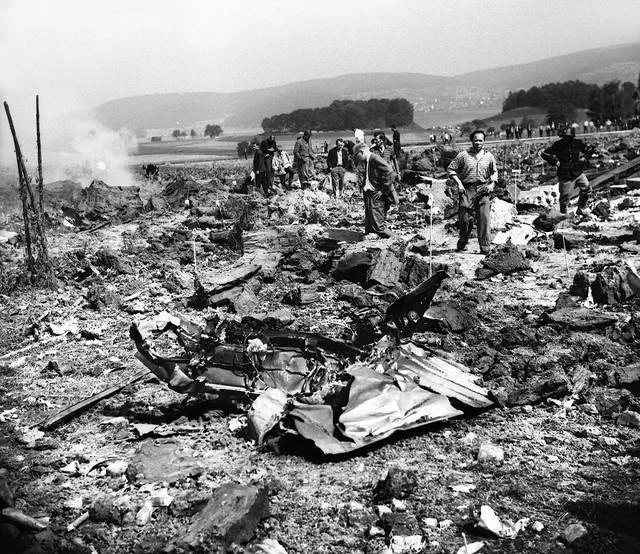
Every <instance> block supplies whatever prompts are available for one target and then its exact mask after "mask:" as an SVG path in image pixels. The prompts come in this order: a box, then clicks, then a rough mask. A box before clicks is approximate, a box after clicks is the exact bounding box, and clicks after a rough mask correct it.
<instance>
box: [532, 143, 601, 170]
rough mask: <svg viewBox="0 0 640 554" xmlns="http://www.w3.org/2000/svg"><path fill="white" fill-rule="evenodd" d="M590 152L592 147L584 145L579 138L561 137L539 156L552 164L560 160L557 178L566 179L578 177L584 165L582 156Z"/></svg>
mask: <svg viewBox="0 0 640 554" xmlns="http://www.w3.org/2000/svg"><path fill="white" fill-rule="evenodd" d="M592 152H593V148H592V147H588V146H586V145H585V143H584V142H582V141H581V140H580V139H576V138H570V139H564V138H562V139H560V140H558V141H556V142H554V143H553V144H552V145H551V146H549V148H547V149H546V150H544V151H543V152H542V153H541V154H540V156H541V157H542V159H543V160H545V161H546V162H549V163H550V164H552V165H555V164H556V163H558V162H560V165H559V167H558V179H564V180H567V179H576V178H578V177H580V175H581V174H582V173H583V171H584V166H585V165H586V161H585V159H584V156H589V155H591V153H592Z"/></svg>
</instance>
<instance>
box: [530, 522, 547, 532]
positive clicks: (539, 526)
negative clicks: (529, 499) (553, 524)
mask: <svg viewBox="0 0 640 554" xmlns="http://www.w3.org/2000/svg"><path fill="white" fill-rule="evenodd" d="M531 529H532V530H533V532H534V533H542V531H544V525H543V524H542V522H540V521H534V522H533V523H532V524H531Z"/></svg>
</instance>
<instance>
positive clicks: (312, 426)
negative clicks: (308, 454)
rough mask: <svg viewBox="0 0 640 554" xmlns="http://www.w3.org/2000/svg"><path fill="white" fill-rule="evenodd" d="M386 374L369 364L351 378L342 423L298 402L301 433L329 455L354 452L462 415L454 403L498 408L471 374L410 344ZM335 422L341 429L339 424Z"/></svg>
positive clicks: (294, 408)
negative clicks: (493, 405)
mask: <svg viewBox="0 0 640 554" xmlns="http://www.w3.org/2000/svg"><path fill="white" fill-rule="evenodd" d="M382 367H383V368H384V373H380V372H379V371H377V370H376V369H375V368H374V367H370V366H367V365H365V364H354V365H353V366H351V367H350V368H347V370H346V372H347V373H349V374H350V375H351V376H352V377H353V381H352V382H351V384H350V387H349V400H348V402H347V405H346V406H345V407H344V409H343V410H342V412H341V413H340V414H339V416H338V418H337V420H336V418H335V415H336V414H335V411H334V408H333V407H332V406H330V405H327V404H325V405H322V404H321V405H318V404H305V403H304V402H301V401H293V402H292V403H291V409H290V412H289V415H290V416H291V419H292V421H293V425H294V427H295V430H296V431H297V432H298V434H300V435H301V436H303V437H305V438H307V439H309V440H311V441H312V442H313V443H314V444H315V445H316V446H317V447H318V448H319V449H320V450H321V451H322V452H323V453H324V454H329V455H335V454H345V453H348V452H353V451H354V450H358V449H360V448H364V447H366V446H369V445H371V444H375V443H376V442H379V441H381V440H384V439H386V438H388V437H389V436H391V435H392V434H393V433H395V432H398V431H406V430H409V429H413V428H416V427H421V426H424V425H428V424H431V423H435V422H437V421H442V420H445V419H449V418H452V417H456V416H459V415H462V414H463V412H462V411H460V410H459V409H456V408H454V407H453V406H452V405H451V403H450V401H449V399H450V398H454V399H455V400H456V401H458V402H459V403H461V404H464V405H465V406H469V407H471V408H487V407H489V406H491V405H492V404H493V402H492V401H491V400H490V399H489V391H487V390H486V389H484V388H482V387H479V386H478V385H476V384H475V383H474V382H473V380H472V378H471V375H470V374H469V373H468V370H467V369H466V368H465V367H464V366H462V365H460V364H457V363H454V362H450V361H447V360H444V359H442V358H438V357H437V356H434V355H432V354H430V353H429V352H427V351H425V350H423V349H421V348H419V347H418V346H416V345H414V344H412V343H408V344H406V345H402V346H400V347H399V348H398V349H396V350H395V351H394V356H393V357H392V359H391V360H389V361H387V362H386V363H383V364H382ZM334 421H335V423H334Z"/></svg>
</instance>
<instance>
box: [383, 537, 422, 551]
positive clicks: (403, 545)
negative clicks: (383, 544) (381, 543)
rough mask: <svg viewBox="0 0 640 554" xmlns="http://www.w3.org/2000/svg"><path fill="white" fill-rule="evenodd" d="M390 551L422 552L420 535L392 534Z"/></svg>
mask: <svg viewBox="0 0 640 554" xmlns="http://www.w3.org/2000/svg"><path fill="white" fill-rule="evenodd" d="M389 546H390V547H391V552H393V554H405V552H422V551H423V548H424V542H423V540H422V535H394V536H393V537H391V543H390V544H389Z"/></svg>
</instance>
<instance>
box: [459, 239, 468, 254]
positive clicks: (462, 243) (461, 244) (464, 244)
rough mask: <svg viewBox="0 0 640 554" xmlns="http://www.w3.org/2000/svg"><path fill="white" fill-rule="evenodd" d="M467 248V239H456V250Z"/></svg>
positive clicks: (460, 250)
mask: <svg viewBox="0 0 640 554" xmlns="http://www.w3.org/2000/svg"><path fill="white" fill-rule="evenodd" d="M466 249H467V241H466V240H458V244H457V245H456V250H457V251H458V252H462V251H464V250H466Z"/></svg>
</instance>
